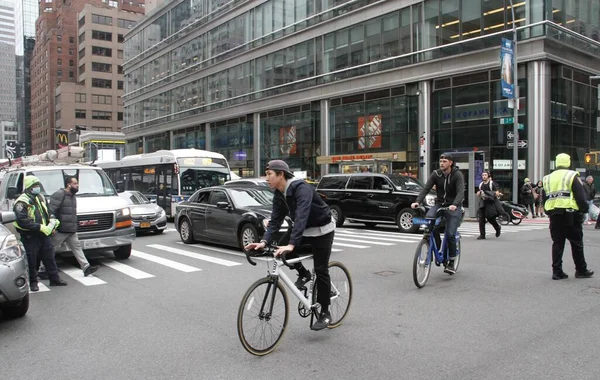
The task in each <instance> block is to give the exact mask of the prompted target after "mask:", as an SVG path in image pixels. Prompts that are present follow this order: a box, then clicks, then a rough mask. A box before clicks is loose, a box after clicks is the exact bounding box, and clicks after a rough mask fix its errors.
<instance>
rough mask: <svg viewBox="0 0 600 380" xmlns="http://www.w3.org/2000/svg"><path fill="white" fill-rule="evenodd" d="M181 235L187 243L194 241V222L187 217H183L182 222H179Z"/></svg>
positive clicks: (182, 239)
mask: <svg viewBox="0 0 600 380" xmlns="http://www.w3.org/2000/svg"><path fill="white" fill-rule="evenodd" d="M179 237H180V238H181V241H182V242H184V243H185V244H192V243H193V242H194V232H193V231H192V223H190V221H189V220H188V219H187V218H183V219H181V223H180V224H179Z"/></svg>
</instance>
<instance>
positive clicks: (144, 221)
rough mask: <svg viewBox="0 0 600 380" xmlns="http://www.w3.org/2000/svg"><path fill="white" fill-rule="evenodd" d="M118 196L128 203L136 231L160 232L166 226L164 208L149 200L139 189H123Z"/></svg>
mask: <svg viewBox="0 0 600 380" xmlns="http://www.w3.org/2000/svg"><path fill="white" fill-rule="evenodd" d="M119 197H121V198H123V199H125V200H126V201H127V202H128V203H129V209H130V210H131V219H132V222H133V226H134V227H135V231H136V232H156V233H157V234H160V233H162V232H163V231H164V230H165V229H166V228H167V215H166V214H165V210H163V208H162V207H160V206H159V205H157V204H156V203H153V202H151V201H150V200H149V199H148V198H146V197H145V196H144V194H142V193H140V192H139V191H124V192H122V193H119Z"/></svg>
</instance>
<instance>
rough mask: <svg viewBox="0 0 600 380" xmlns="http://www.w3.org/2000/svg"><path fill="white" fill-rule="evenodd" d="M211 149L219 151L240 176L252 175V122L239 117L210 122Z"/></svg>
mask: <svg viewBox="0 0 600 380" xmlns="http://www.w3.org/2000/svg"><path fill="white" fill-rule="evenodd" d="M210 136H211V150H212V151H213V152H217V153H221V154H222V155H223V156H225V158H227V161H228V162H229V167H230V168H231V170H232V171H233V172H235V173H236V174H238V175H239V176H240V177H253V176H254V124H253V122H252V118H246V117H240V118H236V119H230V120H223V121H220V122H218V123H211V124H210Z"/></svg>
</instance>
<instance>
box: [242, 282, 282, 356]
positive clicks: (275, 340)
mask: <svg viewBox="0 0 600 380" xmlns="http://www.w3.org/2000/svg"><path fill="white" fill-rule="evenodd" d="M288 310H289V309H288V299H287V296H286V293H285V289H284V288H283V285H281V283H279V282H277V288H275V282H274V281H273V279H271V278H268V277H265V278H261V279H260V280H258V281H256V282H255V283H254V284H252V285H251V286H250V288H248V290H247V291H246V294H244V297H243V298H242V302H241V303H240V308H239V310H238V317H237V327H238V336H239V337H240V342H242V346H244V348H245V349H246V351H248V352H249V353H251V354H252V355H256V356H263V355H267V354H269V353H271V352H272V351H273V350H274V349H275V348H277V346H278V345H279V342H280V341H281V338H282V337H283V334H284V332H285V329H286V327H287V322H288V314H289V312H288Z"/></svg>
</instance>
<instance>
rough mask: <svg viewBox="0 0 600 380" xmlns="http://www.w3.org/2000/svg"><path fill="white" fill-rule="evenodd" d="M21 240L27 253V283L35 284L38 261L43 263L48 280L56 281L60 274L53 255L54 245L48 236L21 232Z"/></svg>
mask: <svg viewBox="0 0 600 380" xmlns="http://www.w3.org/2000/svg"><path fill="white" fill-rule="evenodd" d="M21 242H22V243H23V245H24V246H25V252H26V254H27V264H28V266H29V283H31V284H35V283H37V282H38V280H37V275H38V268H39V267H40V261H41V262H42V263H44V266H45V267H46V272H48V277H49V278H50V281H58V280H59V279H60V276H59V275H58V267H57V266H56V259H55V257H54V246H52V242H51V241H50V238H49V237H48V236H45V235H42V234H41V233H33V234H21Z"/></svg>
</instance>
